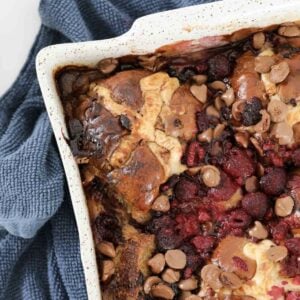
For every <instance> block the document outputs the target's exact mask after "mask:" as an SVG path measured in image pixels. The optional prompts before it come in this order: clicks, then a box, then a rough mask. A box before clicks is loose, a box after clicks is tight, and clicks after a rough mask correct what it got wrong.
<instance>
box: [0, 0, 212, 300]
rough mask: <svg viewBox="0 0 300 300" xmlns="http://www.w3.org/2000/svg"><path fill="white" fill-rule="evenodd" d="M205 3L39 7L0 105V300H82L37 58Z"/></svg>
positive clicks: (163, 0)
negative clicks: (47, 50)
mask: <svg viewBox="0 0 300 300" xmlns="http://www.w3.org/2000/svg"><path fill="white" fill-rule="evenodd" d="M203 2H212V1H207V0H206V1H205V0H202V1H201V0H198V1H197V0H42V1H41V4H40V15H41V20H42V26H41V29H40V31H39V34H38V36H37V38H36V41H35V43H34V45H33V47H32V49H31V51H30V53H29V56H28V60H27V62H26V64H25V65H24V67H23V69H22V71H21V73H20V75H19V76H18V78H17V80H16V82H15V83H14V85H13V86H12V87H11V88H10V89H9V91H8V92H7V93H6V94H5V95H4V96H3V97H2V98H1V99H0V299H7V300H14V299H17V300H20V299H26V300H31V299H33V300H36V299H86V298H87V295H86V288H85V283H84V275H83V270H82V265H81V261H80V253H79V242H78V233H77V228H76V224H75V220H74V216H73V212H72V206H71V203H70V199H69V195H68V191H67V187H66V182H65V179H64V172H63V169H62V165H61V161H60V157H59V155H58V152H57V148H56V144H55V141H54V138H53V133H52V129H51V126H50V123H49V120H48V117H47V113H46V112H45V107H44V104H43V99H42V96H41V92H40V89H39V85H38V82H37V78H36V73H35V67H34V63H35V56H36V54H37V52H38V51H39V50H40V49H41V48H43V47H45V46H48V45H51V44H55V43H62V42H79V41H88V40H97V39H103V38H108V37H112V36H118V35H120V34H122V33H124V32H125V31H127V30H128V29H129V28H130V26H131V24H132V23H133V21H134V20H135V19H136V18H138V17H140V16H143V15H146V14H149V13H154V12H158V11H163V10H168V9H172V8H178V7H182V6H188V5H193V4H200V3H203ZM2 76H5V75H4V74H2Z"/></svg>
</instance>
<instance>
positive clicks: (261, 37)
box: [253, 32, 266, 49]
mask: <svg viewBox="0 0 300 300" xmlns="http://www.w3.org/2000/svg"><path fill="white" fill-rule="evenodd" d="M265 41H266V37H265V34H264V33H263V32H257V33H255V34H254V35H253V47H254V48H255V49H261V48H262V47H263V45H264V43H265Z"/></svg>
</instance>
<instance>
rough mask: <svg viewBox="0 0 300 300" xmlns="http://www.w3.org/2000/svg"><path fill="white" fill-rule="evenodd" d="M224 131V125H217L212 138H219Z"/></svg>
mask: <svg viewBox="0 0 300 300" xmlns="http://www.w3.org/2000/svg"><path fill="white" fill-rule="evenodd" d="M224 129H225V124H218V125H217V126H216V128H215V129H214V138H218V137H220V136H221V134H222V133H223V131H224Z"/></svg>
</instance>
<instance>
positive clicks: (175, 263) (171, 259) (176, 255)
mask: <svg viewBox="0 0 300 300" xmlns="http://www.w3.org/2000/svg"><path fill="white" fill-rule="evenodd" d="M165 259H166V263H167V265H168V266H169V267H170V268H173V269H179V270H180V269H183V268H184V267H185V265H186V255H185V253H184V252H183V251H181V250H177V249H176V250H168V251H167V252H166V254H165Z"/></svg>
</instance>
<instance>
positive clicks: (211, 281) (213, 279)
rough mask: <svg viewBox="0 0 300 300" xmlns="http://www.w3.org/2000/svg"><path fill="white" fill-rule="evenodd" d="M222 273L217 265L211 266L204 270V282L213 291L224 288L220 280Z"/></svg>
mask: <svg viewBox="0 0 300 300" xmlns="http://www.w3.org/2000/svg"><path fill="white" fill-rule="evenodd" d="M221 272H222V271H221V269H219V268H218V267H217V266H216V265H213V264H209V265H206V266H204V267H203V268H202V270H201V274H200V275H201V278H202V280H203V281H204V282H205V283H206V284H208V285H209V286H210V287H211V288H212V289H213V290H218V289H220V288H221V287H222V286H223V284H222V282H221V281H220V279H219V277H220V274H221Z"/></svg>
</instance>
